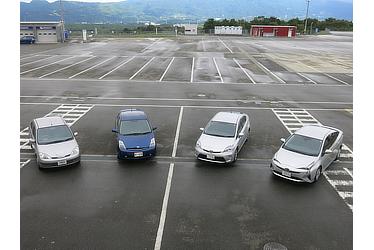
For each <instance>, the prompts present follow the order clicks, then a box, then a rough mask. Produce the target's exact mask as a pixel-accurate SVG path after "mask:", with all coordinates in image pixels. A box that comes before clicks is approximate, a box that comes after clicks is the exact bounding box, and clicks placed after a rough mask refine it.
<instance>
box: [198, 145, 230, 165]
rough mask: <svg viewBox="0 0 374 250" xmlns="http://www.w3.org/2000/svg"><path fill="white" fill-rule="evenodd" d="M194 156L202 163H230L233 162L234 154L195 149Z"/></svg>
mask: <svg viewBox="0 0 374 250" xmlns="http://www.w3.org/2000/svg"><path fill="white" fill-rule="evenodd" d="M195 156H196V158H197V159H199V160H202V161H209V162H215V163H230V162H233V161H234V158H235V154H234V153H233V152H230V151H229V152H220V153H211V152H208V151H206V150H204V149H202V148H197V147H195Z"/></svg>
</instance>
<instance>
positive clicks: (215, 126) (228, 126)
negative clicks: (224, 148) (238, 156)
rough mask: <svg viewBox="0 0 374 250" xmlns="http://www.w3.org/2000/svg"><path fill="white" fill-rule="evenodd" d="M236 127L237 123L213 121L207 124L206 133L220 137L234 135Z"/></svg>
mask: <svg viewBox="0 0 374 250" xmlns="http://www.w3.org/2000/svg"><path fill="white" fill-rule="evenodd" d="M235 129H236V124H235V123H228V122H217V121H211V122H209V123H208V125H207V126H206V128H205V130H204V133H205V134H207V135H213V136H220V137H234V136H235V131H236V130H235Z"/></svg>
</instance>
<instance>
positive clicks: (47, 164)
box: [38, 154, 81, 168]
mask: <svg viewBox="0 0 374 250" xmlns="http://www.w3.org/2000/svg"><path fill="white" fill-rule="evenodd" d="M80 160H81V157H80V155H79V154H78V155H74V156H69V157H64V158H59V159H39V160H38V163H39V167H40V168H58V167H64V166H69V165H73V164H76V163H78V162H80Z"/></svg>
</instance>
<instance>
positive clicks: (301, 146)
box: [283, 134, 322, 156]
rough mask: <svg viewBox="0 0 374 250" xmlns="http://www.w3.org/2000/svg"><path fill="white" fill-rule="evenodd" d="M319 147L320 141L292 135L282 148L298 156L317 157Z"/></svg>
mask: <svg viewBox="0 0 374 250" xmlns="http://www.w3.org/2000/svg"><path fill="white" fill-rule="evenodd" d="M321 146H322V140H318V139H315V138H311V137H307V136H302V135H297V134H294V135H292V136H291V138H290V139H288V140H287V141H286V143H285V144H284V145H283V148H284V149H286V150H289V151H293V152H296V153H299V154H304V155H310V156H318V155H319V152H320V150H321Z"/></svg>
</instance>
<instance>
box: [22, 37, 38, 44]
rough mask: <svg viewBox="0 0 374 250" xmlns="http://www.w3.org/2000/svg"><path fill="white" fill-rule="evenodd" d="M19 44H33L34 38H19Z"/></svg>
mask: <svg viewBox="0 0 374 250" xmlns="http://www.w3.org/2000/svg"><path fill="white" fill-rule="evenodd" d="M20 40H21V44H33V43H35V37H34V36H23V37H21V39H20Z"/></svg>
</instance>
